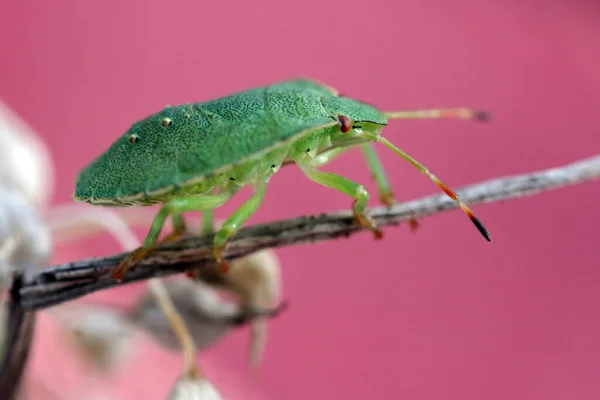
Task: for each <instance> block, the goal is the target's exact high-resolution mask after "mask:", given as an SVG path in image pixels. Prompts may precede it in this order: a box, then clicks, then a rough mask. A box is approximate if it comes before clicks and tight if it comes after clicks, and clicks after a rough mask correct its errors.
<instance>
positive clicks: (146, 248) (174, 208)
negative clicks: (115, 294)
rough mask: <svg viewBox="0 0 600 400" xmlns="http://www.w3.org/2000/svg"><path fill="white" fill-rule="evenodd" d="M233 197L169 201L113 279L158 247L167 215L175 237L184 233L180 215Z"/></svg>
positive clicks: (115, 272)
mask: <svg viewBox="0 0 600 400" xmlns="http://www.w3.org/2000/svg"><path fill="white" fill-rule="evenodd" d="M232 195H233V193H232V192H224V193H220V194H218V195H215V196H201V197H182V198H176V199H172V200H169V201H168V202H166V203H165V204H164V205H163V207H162V208H161V209H160V211H159V212H158V214H156V217H154V220H153V221H152V225H151V226H150V231H149V232H148V235H147V236H146V238H145V239H144V243H143V245H142V246H141V247H139V248H137V249H136V250H134V251H133V252H131V253H130V254H129V255H128V256H127V257H126V258H125V259H124V260H123V261H122V262H121V264H120V265H119V266H118V267H117V269H116V270H115V271H114V272H113V278H115V280H117V281H118V282H120V281H121V279H122V278H123V275H124V274H125V272H126V271H127V270H128V269H129V268H131V266H132V265H134V264H135V263H137V262H139V261H140V260H142V259H143V258H144V257H146V256H147V255H148V254H149V253H150V252H152V250H154V249H155V248H156V247H157V245H158V243H159V242H158V237H159V235H160V232H161V231H162V228H163V226H164V224H165V221H166V220H167V217H168V216H169V215H171V216H172V218H173V217H174V218H173V226H174V227H175V235H177V234H178V233H177V230H181V229H183V230H184V231H185V224H184V223H183V218H182V217H181V214H182V213H183V212H188V211H202V210H212V209H214V208H217V207H219V206H221V205H223V204H224V203H225V202H226V201H227V200H229V199H230V198H231V196H232ZM166 240H167V241H169V240H172V237H169V236H167V238H166Z"/></svg>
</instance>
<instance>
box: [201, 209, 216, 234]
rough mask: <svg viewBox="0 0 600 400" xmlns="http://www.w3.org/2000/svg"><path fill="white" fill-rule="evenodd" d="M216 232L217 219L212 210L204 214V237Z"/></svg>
mask: <svg viewBox="0 0 600 400" xmlns="http://www.w3.org/2000/svg"><path fill="white" fill-rule="evenodd" d="M214 231H215V217H214V212H213V210H212V209H210V210H205V211H203V212H202V228H201V229H200V232H201V233H202V235H210V234H212V233H213V232H214Z"/></svg>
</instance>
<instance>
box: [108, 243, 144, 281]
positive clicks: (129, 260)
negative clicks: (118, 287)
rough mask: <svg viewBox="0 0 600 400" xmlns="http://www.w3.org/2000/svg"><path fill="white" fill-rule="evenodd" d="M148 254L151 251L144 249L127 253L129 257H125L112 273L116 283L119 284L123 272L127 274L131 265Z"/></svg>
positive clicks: (140, 248)
mask: <svg viewBox="0 0 600 400" xmlns="http://www.w3.org/2000/svg"><path fill="white" fill-rule="evenodd" d="M150 252H151V249H147V248H145V247H138V248H137V249H135V250H134V251H132V252H131V253H129V255H127V257H125V259H124V260H123V261H121V263H120V264H119V266H118V267H117V269H115V270H114V272H113V273H112V276H113V278H114V279H115V280H116V281H117V282H119V283H121V282H122V280H123V276H124V275H125V272H127V270H129V268H131V267H132V266H133V265H135V264H137V263H138V262H139V261H140V260H142V259H143V258H144V257H146V256H147V255H148V253H150Z"/></svg>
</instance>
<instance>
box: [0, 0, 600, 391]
mask: <svg viewBox="0 0 600 400" xmlns="http://www.w3.org/2000/svg"><path fill="white" fill-rule="evenodd" d="M4 3H5V4H4V5H3V6H2V7H1V12H0V26H1V27H2V34H1V35H0V50H1V52H0V54H1V56H0V57H1V60H2V61H1V63H0V71H1V73H0V95H1V96H2V97H4V99H5V100H6V101H7V102H8V103H9V105H10V106H12V107H13V108H14V109H16V111H17V112H19V113H20V114H21V115H22V116H23V117H24V118H25V119H26V120H27V121H28V122H30V123H31V125H32V126H33V127H34V128H35V129H37V130H38V131H39V132H40V133H41V134H42V135H43V137H44V139H45V140H46V141H47V143H48V144H49V146H50V147H51V150H52V152H53V157H54V159H55V162H56V168H57V176H58V178H57V179H58V182H57V186H56V193H55V197H54V200H55V202H56V203H57V204H58V203H65V202H68V201H70V195H71V191H72V189H73V183H74V179H75V175H76V173H77V170H78V169H79V168H81V167H82V166H83V165H84V164H85V163H86V162H88V161H89V160H90V159H91V158H92V157H94V156H96V155H97V154H98V153H99V152H100V151H102V150H103V149H104V148H106V147H107V146H108V145H109V144H110V143H111V142H112V140H114V139H115V138H116V137H117V136H118V135H120V134H122V133H123V132H124V131H125V130H126V129H127V128H128V126H129V125H130V124H131V123H132V122H133V121H134V120H136V119H138V118H141V117H144V116H146V115H147V114H149V113H152V112H154V111H157V110H158V109H160V108H161V107H163V106H164V105H165V104H178V103H183V102H188V101H203V100H208V99H211V98H214V97H218V96H222V95H225V94H229V93H231V92H234V91H237V90H242V89H246V88H249V87H251V86H255V85H261V84H268V83H273V82H275V81H278V80H281V79H286V78H290V77H295V76H298V75H304V76H310V77H314V78H317V79H320V80H322V81H324V82H327V83H329V84H331V85H333V86H335V87H337V88H338V89H340V90H341V91H342V92H344V93H345V94H347V95H349V96H352V97H355V98H358V99H362V100H365V101H368V102H371V103H373V104H375V105H377V106H379V107H381V108H384V109H413V108H421V107H429V106H438V105H445V106H455V105H456V106H463V105H466V106H476V107H481V108H484V109H487V110H489V111H491V112H493V115H494V117H495V120H494V122H493V123H492V124H489V125H479V124H472V123H468V122H460V121H411V122H394V123H392V124H391V126H390V127H388V128H387V129H386V131H387V136H388V137H389V138H390V139H392V140H393V141H394V142H396V143H398V144H399V146H401V147H402V148H403V149H404V150H406V151H407V152H408V153H409V154H411V155H413V156H414V157H416V158H417V159H419V160H420V161H422V162H423V163H425V164H426V165H427V166H428V167H429V168H430V169H431V170H432V171H433V172H434V173H437V174H438V175H439V176H441V178H442V179H444V180H445V181H446V182H447V183H448V184H450V185H451V186H453V187H455V188H456V187H460V186H461V185H464V184H468V183H472V182H476V181H479V180H484V179H488V178H491V177H496V176H500V175H506V174H517V173H523V172H527V171H531V170H536V169H543V168H548V167H553V166H557V165H561V164H564V163H568V162H571V161H575V160H577V159H579V158H583V157H587V156H591V155H594V154H596V153H598V152H599V149H600V136H599V134H598V115H600V75H599V74H598V70H599V69H600V24H599V23H598V20H599V18H600V6H598V4H597V2H595V1H585V0H562V1H560V0H556V1H544V2H542V1H533V0H530V1H522V0H521V1H511V0H507V1H502V2H492V1H452V2H448V1H431V2H418V1H397V0H396V1H393V0H388V1H383V0H381V1H370V2H362V3H361V2H358V1H329V2H325V1H312V0H306V1H298V2H290V1H271V2H267V1H259V0H256V1H252V2H247V1H239V0H238V1H228V2H192V1H187V2H181V1H169V2H162V3H161V2H158V1H147V0H146V1H102V2H100V1H95V2H94V1H51V2H42V1H31V0H29V1H26V0H21V1H19V2H8V1H5V2H4ZM9 3H10V5H9ZM426 3H427V4H428V5H426ZM380 154H381V156H382V159H383V162H384V163H385V165H386V167H387V170H388V173H389V176H390V178H391V180H392V182H393V183H394V186H395V188H396V193H397V196H398V198H399V199H412V198H416V197H418V196H422V195H426V194H430V193H437V192H436V187H435V186H434V185H433V184H432V183H431V182H429V181H428V180H427V179H426V178H425V177H423V176H422V175H420V174H419V173H418V172H416V171H415V170H414V169H412V167H410V165H409V164H407V163H406V162H404V161H403V160H401V159H400V158H398V157H396V156H395V155H393V154H392V153H390V152H387V151H386V150H385V149H384V148H381V149H380ZM329 169H330V170H332V171H337V172H342V173H343V174H344V175H346V176H348V177H351V178H352V179H355V180H357V181H360V182H364V183H366V184H367V187H368V188H369V189H374V185H373V183H372V182H371V181H370V177H369V173H368V171H367V169H366V167H365V165H364V163H363V161H362V159H361V156H360V154H359V153H358V152H356V153H352V154H349V155H348V156H347V157H345V158H343V159H339V160H337V161H336V162H335V163H333V164H332V165H331V166H330V167H329ZM247 195H248V192H247V191H246V192H245V193H244V194H242V195H240V197H239V198H237V199H236V200H235V201H232V202H231V204H228V205H227V206H225V207H223V208H222V209H221V210H219V211H218V213H217V215H218V217H220V218H222V217H225V216H226V215H227V214H228V213H229V212H231V211H232V210H233V208H234V207H235V206H236V205H238V204H239V203H240V202H241V201H242V199H243V198H245V197H246V196H247ZM598 195H600V186H599V184H598V183H587V184H583V185H580V186H576V187H571V188H567V189H561V190H558V191H554V192H547V193H544V194H542V195H539V196H536V197H532V198H526V199H522V200H518V201H511V202H507V203H495V204H490V205H483V206H476V207H475V211H476V212H477V213H478V215H479V216H480V217H481V219H482V220H483V221H484V222H485V224H486V226H487V227H488V229H489V230H490V232H491V235H492V237H493V240H494V241H493V243H492V244H488V243H486V242H485V241H484V240H483V239H482V238H481V237H480V236H479V234H478V233H477V231H476V230H475V229H474V227H473V226H472V225H471V224H470V223H469V222H468V220H467V219H466V218H465V217H464V216H463V215H462V214H461V213H460V212H452V213H447V214H444V215H439V216H437V217H435V218H431V219H426V220H423V221H422V225H421V229H420V230H419V231H418V232H417V233H416V234H412V233H410V232H409V230H408V228H407V227H406V226H401V227H397V228H387V229H385V233H386V238H385V240H384V241H382V242H379V243H374V242H373V241H372V239H371V236H370V235H368V234H364V235H360V236H357V237H354V238H352V239H351V240H350V241H346V240H340V241H337V242H328V243H323V244H319V245H316V246H310V247H291V248H284V249H281V250H279V251H278V254H279V256H280V257H281V259H282V263H283V266H284V273H285V275H284V295H285V297H286V298H287V299H289V300H290V302H291V304H292V307H291V308H290V309H289V310H288V312H287V313H286V314H285V315H283V316H281V317H280V318H279V319H277V320H276V321H273V323H272V324H271V325H270V333H271V336H270V343H269V346H268V349H267V356H266V360H265V363H264V365H263V368H262V371H261V377H260V380H259V381H258V382H253V381H252V380H251V379H250V378H248V377H247V374H246V373H247V371H246V369H245V367H244V362H245V359H244V356H245V347H244V346H245V344H246V339H247V331H246V330H242V331H240V332H236V333H235V334H234V335H232V336H230V337H227V338H226V339H225V340H224V341H223V342H221V343H220V344H219V345H218V346H216V347H215V348H214V349H211V350H210V351H209V352H207V353H206V354H204V355H202V356H201V359H203V360H204V365H205V366H206V369H207V371H208V372H209V373H210V374H211V376H212V377H213V378H214V380H215V382H216V383H217V385H219V386H220V387H221V389H222V391H223V392H224V393H225V394H226V395H229V396H230V398H232V399H233V398H238V399H239V398H242V397H240V396H238V395H236V392H237V391H238V390H247V391H253V392H254V391H256V392H258V393H262V396H263V397H262V398H273V399H284V398H285V399H292V400H293V399H304V398H307V397H310V398H345V399H366V398H369V399H374V398H382V399H383V398H390V399H392V398H393V399H396V398H402V399H411V400H417V399H463V400H465V399H487V400H493V399H503V400H504V399H545V400H550V399H597V398H600V379H599V378H598V371H599V370H600V345H599V344H598V338H599V337H600V314H599V312H598V305H599V302H600V290H599V289H600V285H599V279H600V272H599V268H598V267H599V265H598V264H599V263H598V251H597V250H594V246H595V245H597V244H598V233H597V232H598V227H597V225H598V222H599V221H600V219H599V217H600V207H598ZM374 197H375V196H374ZM350 204H351V200H350V199H348V198H346V197H345V196H343V195H341V194H338V193H337V192H334V191H331V190H328V189H326V188H322V187H320V186H317V185H316V184H313V183H312V182H310V181H308V180H307V179H306V178H304V177H303V176H302V174H301V173H300V171H298V170H296V169H293V168H290V169H288V168H285V169H284V170H282V171H281V173H280V174H278V175H276V176H275V178H274V179H273V180H272V182H271V184H270V186H269V190H268V196H267V198H266V200H265V202H264V205H263V206H262V208H261V209H260V210H259V212H258V213H257V214H256V215H255V217H253V218H252V220H251V223H256V222H265V221H270V220H274V219H280V218H287V217H293V216H298V215H301V214H308V213H317V212H326V211H333V210H338V209H343V208H348V207H349V206H350ZM371 205H377V201H376V199H375V198H374V199H373V201H372V202H371ZM64 251H65V250H63V251H62V252H61V253H57V254H56V257H55V258H54V260H53V262H54V263H57V262H63V261H68V260H70V259H75V258H83V257H88V256H95V255H102V254H110V253H113V252H115V251H118V248H117V247H116V246H115V245H114V244H112V243H111V242H108V241H107V242H106V245H105V247H100V248H99V247H92V246H88V247H79V248H75V247H74V248H72V249H69V252H68V253H65V252H64ZM139 289H140V287H139V285H138V286H129V287H125V288H122V289H118V290H115V291H113V292H110V293H108V294H106V295H107V296H111V298H113V299H115V297H116V296H118V299H119V300H120V301H122V302H127V301H129V299H131V298H132V296H133V295H134V294H135V292H137V291H138V290H139ZM42 322H43V323H42V325H41V326H42V327H43V326H47V329H54V328H52V327H51V326H50V325H52V323H51V322H48V321H46V320H45V319H44V320H43V321H42ZM40 336H41V339H40V340H41V341H40V342H39V345H38V346H36V348H35V349H34V357H33V361H34V364H33V365H32V368H35V370H36V371H38V372H40V373H43V374H47V375H46V376H47V377H48V376H52V377H53V378H52V379H54V380H55V382H63V381H61V379H65V382H66V379H67V378H66V376H67V375H69V374H74V373H75V372H74V371H75V370H76V369H77V368H79V367H75V366H74V365H75V364H67V363H66V361H65V362H62V363H61V364H60V368H58V367H57V364H59V361H57V360H58V359H57V358H55V357H58V354H56V351H54V352H52V349H48V348H47V347H52V346H46V345H50V343H49V339H48V337H50V336H49V335H40ZM144 351H145V352H146V353H144V354H141V355H139V356H138V357H140V360H143V361H140V362H143V368H142V367H137V368H135V369H131V370H130V371H129V372H128V373H126V374H124V375H122V376H119V377H117V378H114V380H113V381H112V382H113V384H114V385H115V386H114V387H115V388H116V389H118V390H119V391H121V394H122V396H123V397H122V398H131V399H133V398H146V399H160V398H164V393H165V392H166V391H167V390H168V388H169V386H170V384H171V382H172V381H173V379H174V378H175V377H176V376H177V375H178V373H179V371H180V365H181V364H180V358H179V357H178V355H176V354H169V353H166V352H163V351H161V350H158V349H156V348H152V347H148V350H144ZM149 359H151V361H148V360H149ZM44 362H47V363H48V362H49V363H50V364H47V365H50V366H51V368H47V365H46V366H45V364H44ZM61 369H62V370H61ZM44 371H45V372H44ZM61 371H62V372H61ZM79 379H80V381H79V384H80V385H81V384H85V381H83V383H82V382H81V379H84V378H79ZM71 382H74V380H73V379H71ZM61 384H62V383H61ZM65 385H66V384H65Z"/></svg>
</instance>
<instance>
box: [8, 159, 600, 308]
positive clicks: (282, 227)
mask: <svg viewBox="0 0 600 400" xmlns="http://www.w3.org/2000/svg"><path fill="white" fill-rule="evenodd" d="M598 177H600V155H597V156H594V157H591V158H588V159H585V160H582V161H578V162H575V163H572V164H568V165H565V166H562V167H558V168H552V169H547V170H543V171H539V172H535V173H530V174H524V175H518V176H511V177H504V178H499V179H492V180H489V181H486V182H482V183H479V184H475V185H471V186H467V187H464V188H462V190H458V191H457V192H458V194H459V196H460V197H461V198H462V199H463V201H464V202H465V203H469V204H476V203H489V202H493V201H499V200H508V199H512V198H518V197H523V196H529V195H533V194H536V193H538V192H541V191H544V190H549V189H555V188H558V187H561V186H567V185H572V184H576V183H580V182H584V181H589V180H593V179H596V178H598ZM454 208H456V203H455V202H454V201H452V200H451V199H449V198H448V197H446V196H445V195H433V196H428V197H424V198H422V199H419V200H414V201H410V202H406V203H402V204H398V205H395V206H392V207H377V208H372V209H371V210H370V215H371V216H372V217H373V219H374V220H375V222H376V223H377V224H379V225H380V226H386V225H397V224H398V223H400V222H405V221H409V220H411V219H413V218H416V219H420V218H423V217H425V216H429V215H433V214H436V213H439V212H442V211H447V210H451V209H454ZM361 230H363V228H361V227H360V226H359V225H357V224H356V223H355V221H354V218H353V215H352V213H351V212H349V211H344V212H335V213H330V214H322V215H315V216H305V217H300V218H294V219H289V220H284V221H277V222H271V223H267V224H261V225H254V226H249V227H246V228H243V229H241V230H240V231H239V233H238V234H237V235H236V236H235V237H233V238H232V240H231V241H230V242H229V245H228V249H227V255H226V258H227V259H230V260H231V259H234V258H239V257H242V256H244V255H247V254H249V253H252V252H255V251H257V250H260V249H264V248H268V247H281V246H289V245H297V244H303V243H315V242H319V241H323V240H331V239H335V238H339V237H349V236H350V235H352V234H354V233H357V232H359V231H361ZM124 256H125V254H118V255H112V256H109V257H105V258H97V259H87V260H82V261H75V262H71V263H67V264H62V265H57V266H53V267H49V268H47V269H44V270H42V271H39V272H37V273H36V274H35V275H34V276H32V277H29V278H28V279H26V280H25V281H24V282H23V284H22V286H21V287H20V288H19V294H20V299H19V302H20V304H21V306H22V307H23V308H24V309H26V310H40V309H43V308H47V307H51V306H53V305H56V304H59V303H62V302H65V301H68V300H73V299H76V298H79V297H81V296H84V295H86V294H89V293H92V292H95V291H98V290H102V289H106V288H111V287H115V286H117V285H119V284H117V283H116V282H115V281H114V279H113V278H112V276H111V272H112V270H113V268H115V267H116V266H117V265H118V264H119V262H120V261H121V260H122V259H123V257H124ZM207 267H214V262H213V259H212V237H211V236H203V237H198V236H194V237H186V238H184V239H182V240H180V241H178V242H176V243H172V244H169V245H164V246H161V247H159V248H158V249H156V250H155V251H154V252H153V253H152V254H151V255H149V256H148V257H147V258H146V259H144V260H143V261H142V262H140V263H139V264H138V265H136V266H135V267H133V268H132V269H130V270H129V271H128V272H127V274H126V275H125V278H124V280H123V283H121V285H122V284H125V283H130V282H135V281H140V280H144V279H150V278H152V277H160V276H167V275H173V274H178V273H181V272H184V271H186V270H191V269H200V268H201V271H212V270H213V268H207ZM207 273H208V272H207ZM16 281H18V280H16Z"/></svg>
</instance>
